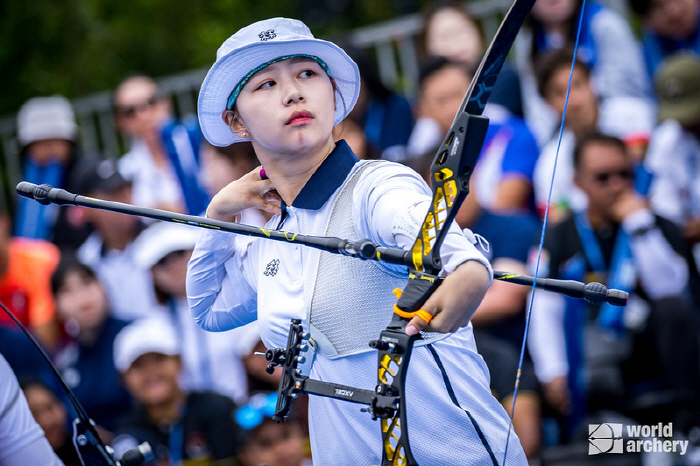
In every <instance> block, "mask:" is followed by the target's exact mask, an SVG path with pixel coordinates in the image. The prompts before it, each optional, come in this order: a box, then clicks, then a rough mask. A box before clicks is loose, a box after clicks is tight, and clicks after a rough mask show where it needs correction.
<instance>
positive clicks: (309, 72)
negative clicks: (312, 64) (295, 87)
mask: <svg viewBox="0 0 700 466" xmlns="http://www.w3.org/2000/svg"><path fill="white" fill-rule="evenodd" d="M315 74H316V72H315V71H314V70H304V71H302V72H301V73H299V77H301V78H310V77H312V76H314V75H315Z"/></svg>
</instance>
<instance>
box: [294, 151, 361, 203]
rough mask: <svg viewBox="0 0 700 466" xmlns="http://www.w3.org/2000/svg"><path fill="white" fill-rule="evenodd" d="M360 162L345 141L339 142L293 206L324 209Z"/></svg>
mask: <svg viewBox="0 0 700 466" xmlns="http://www.w3.org/2000/svg"><path fill="white" fill-rule="evenodd" d="M359 160H360V159H358V158H357V156H356V155H355V154H354V153H353V152H352V150H351V149H350V146H348V144H347V143H346V142H345V140H343V139H341V140H340V141H338V142H337V143H336V145H335V149H333V151H332V152H331V153H330V154H329V155H328V157H326V160H324V161H323V162H322V163H321V165H320V166H319V167H318V169H317V170H316V171H315V172H314V174H313V175H311V178H309V181H307V182H306V184H305V185H304V187H303V188H301V192H299V195H297V197H296V199H294V202H292V206H293V207H297V208H299V209H308V210H318V209H320V208H321V207H323V204H325V203H326V201H327V200H328V199H329V198H330V197H331V195H333V193H334V192H335V191H336V190H337V189H338V188H339V187H340V186H341V185H342V184H343V182H344V181H345V178H347V176H348V174H349V173H350V171H351V170H352V167H354V166H355V164H356V163H357V162H358V161H359ZM283 207H284V204H283Z"/></svg>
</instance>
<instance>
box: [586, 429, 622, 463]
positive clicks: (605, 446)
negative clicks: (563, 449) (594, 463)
mask: <svg viewBox="0 0 700 466" xmlns="http://www.w3.org/2000/svg"><path fill="white" fill-rule="evenodd" d="M622 452H623V450H622V424H616V423H612V422H606V423H603V424H589V425H588V454H589V455H598V454H600V453H622Z"/></svg>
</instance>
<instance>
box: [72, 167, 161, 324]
mask: <svg viewBox="0 0 700 466" xmlns="http://www.w3.org/2000/svg"><path fill="white" fill-rule="evenodd" d="M77 171H78V174H79V182H78V183H77V185H78V190H77V192H78V193H80V194H83V195H86V196H90V197H94V198H97V199H101V200H104V201H111V202H122V203H127V204H128V203H130V202H131V199H132V197H131V193H132V186H131V183H129V182H127V181H126V180H125V179H124V178H123V177H122V176H121V175H120V174H119V172H118V171H117V166H116V163H115V162H114V161H112V160H110V159H105V160H99V159H90V160H86V161H85V163H83V164H81V166H80V167H78V169H77ZM81 209H83V210H84V211H85V212H84V215H85V217H86V218H87V219H88V221H89V222H90V224H91V225H93V227H94V232H93V233H92V234H91V235H90V236H89V237H88V239H87V240H86V241H85V242H84V243H83V244H82V246H80V249H78V258H79V259H80V261H81V262H82V263H84V264H86V265H88V266H90V267H91V268H92V269H93V270H94V271H95V272H96V273H97V275H98V276H99V277H100V281H101V282H102V285H103V286H104V288H105V291H106V292H107V296H108V297H109V301H110V312H111V314H112V317H115V318H117V319H122V320H133V319H137V318H139V317H143V316H144V315H146V314H147V313H148V310H149V309H150V307H151V306H152V305H153V303H154V302H155V297H154V295H153V282H152V280H151V274H150V273H149V271H148V270H147V269H144V268H141V267H139V266H138V264H137V263H136V261H135V257H134V254H135V253H134V249H133V242H134V240H135V239H136V237H137V236H138V234H139V233H140V232H141V230H142V229H143V227H144V225H143V223H142V221H141V220H140V219H139V217H135V216H132V215H125V214H121V213H117V212H112V211H109V210H103V209H93V208H87V207H81Z"/></svg>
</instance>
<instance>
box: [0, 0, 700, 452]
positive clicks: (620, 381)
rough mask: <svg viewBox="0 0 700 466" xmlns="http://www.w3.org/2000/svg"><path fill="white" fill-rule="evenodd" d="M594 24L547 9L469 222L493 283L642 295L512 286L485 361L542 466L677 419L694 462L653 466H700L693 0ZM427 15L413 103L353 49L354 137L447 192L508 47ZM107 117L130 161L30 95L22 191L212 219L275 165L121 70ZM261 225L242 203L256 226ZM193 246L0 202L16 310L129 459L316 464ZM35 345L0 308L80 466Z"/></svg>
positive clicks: (543, 0)
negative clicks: (137, 454) (523, 279)
mask: <svg viewBox="0 0 700 466" xmlns="http://www.w3.org/2000/svg"><path fill="white" fill-rule="evenodd" d="M581 10H582V1H581V0H538V1H537V2H536V4H535V6H534V8H533V10H532V13H531V15H530V17H529V18H528V20H527V21H526V25H525V27H524V28H523V30H522V31H521V33H520V35H519V36H518V38H517V39H516V44H515V47H514V49H515V53H514V54H513V55H514V59H513V60H511V61H508V62H507V63H506V65H505V66H504V69H503V70H502V72H501V74H500V75H499V78H498V80H497V81H496V84H495V86H494V89H493V94H492V96H491V99H490V100H489V103H488V104H487V106H486V109H485V112H484V113H485V114H486V115H487V116H488V117H489V119H490V126H489V129H488V132H487V134H486V139H485V142H484V146H483V149H482V152H481V156H480V158H479V161H478V164H477V165H476V167H475V169H474V172H473V175H472V178H471V182H470V194H469V196H468V197H467V200H466V201H465V203H464V205H463V206H462V207H461V209H460V211H459V214H458V215H457V222H458V223H459V224H460V226H461V227H462V228H469V229H471V230H472V231H473V232H474V233H476V234H477V235H479V236H481V237H482V238H483V240H484V241H482V242H481V244H482V246H483V252H484V254H485V255H486V256H487V257H488V258H489V260H490V261H491V263H492V265H493V268H494V269H496V270H504V271H510V272H516V273H529V274H537V276H539V277H549V278H559V279H567V280H579V281H584V282H591V281H598V282H601V283H604V284H605V285H607V286H608V287H611V288H617V289H621V290H624V291H627V292H629V293H630V299H629V302H628V305H627V306H625V307H619V306H612V305H608V304H603V305H600V306H596V305H592V304H588V303H586V302H584V301H582V300H576V299H572V298H565V297H563V296H562V295H558V294H555V293H551V292H546V291H537V292H536V293H534V296H531V295H530V291H531V290H530V289H529V288H528V287H523V286H518V285H513V284H510V283H505V282H500V281H494V283H493V285H492V286H491V288H490V290H489V292H488V293H487V295H486V297H485V299H484V301H483V303H482V304H481V306H480V308H479V309H478V311H477V313H476V315H475V316H474V318H473V320H472V324H473V326H474V333H475V337H476V341H477V345H478V347H479V350H480V353H481V354H482V356H483V358H484V360H485V362H486V363H487V365H488V367H489V369H490V372H491V388H492V391H493V394H494V396H495V397H496V398H497V399H498V400H499V401H500V402H501V403H502V404H503V406H504V407H505V408H506V410H507V411H508V412H509V413H511V412H512V413H513V428H514V431H515V433H516V434H517V435H518V437H519V438H520V441H521V443H522V445H523V447H524V449H525V452H526V454H527V455H528V458H530V459H531V460H532V462H533V464H537V462H541V463H542V464H568V463H567V461H573V459H574V458H575V459H577V460H580V459H581V458H584V459H585V458H586V457H587V452H588V435H589V431H588V425H589V424H592V423H597V424H601V423H605V422H623V423H624V422H626V423H628V424H657V423H672V425H673V434H672V435H673V438H674V439H681V440H688V441H689V442H690V443H689V445H690V448H689V450H688V451H687V452H686V453H685V454H684V455H683V456H680V455H679V454H677V453H676V454H668V455H666V457H664V459H656V460H654V461H666V462H655V463H654V464H669V465H671V464H674V465H683V464H687V465H693V464H700V348H699V347H698V342H699V337H700V332H699V329H700V327H699V323H700V270H699V269H698V263H700V2H698V0H629V1H628V9H627V11H629V16H624V15H622V14H621V13H619V12H618V10H614V9H612V8H610V7H609V6H606V4H605V3H603V2H600V3H599V2H596V1H586V2H585V7H584V8H583V11H581ZM423 19H424V29H423V32H422V34H421V35H420V37H419V38H418V46H419V47H418V50H419V52H420V60H421V61H420V63H421V66H420V78H419V92H418V95H417V97H416V98H415V99H410V100H409V99H407V98H406V97H404V96H403V95H402V94H401V93H399V92H397V91H396V90H393V89H390V88H388V87H387V86H386V85H385V84H383V83H382V81H381V79H380V77H379V73H378V70H377V67H376V63H375V61H374V58H373V57H372V56H371V55H370V54H368V53H367V51H365V50H360V49H357V48H355V47H353V46H351V45H349V44H342V43H341V46H343V47H344V48H345V49H346V51H347V52H348V53H349V54H350V55H351V56H352V58H353V59H354V60H355V61H356V62H357V63H358V65H359V67H360V71H361V78H362V90H361V94H360V98H359V100H358V103H357V105H356V106H355V108H354V110H353V111H352V112H351V114H350V115H349V117H348V118H347V119H346V120H345V121H344V122H342V123H340V124H339V125H338V126H337V127H336V129H335V132H336V134H337V138H338V139H345V140H346V141H347V142H348V144H349V145H350V146H351V148H352V149H353V151H354V152H355V153H356V154H357V155H358V157H360V158H371V159H385V160H390V161H393V162H397V163H403V164H406V165H409V166H410V167H412V168H414V169H415V170H416V171H418V172H419V173H421V174H422V175H423V176H424V177H425V179H426V181H427V182H428V183H430V178H431V176H432V175H431V172H430V170H431V165H432V163H431V162H432V160H433V157H434V155H435V153H436V152H437V150H438V148H439V147H440V145H441V144H442V142H443V140H444V138H445V136H446V135H447V133H448V131H449V129H450V126H451V124H452V121H453V118H454V116H455V114H456V112H457V111H458V110H459V109H460V104H461V102H462V99H463V98H464V95H465V93H466V91H467V89H468V88H469V84H470V82H471V79H472V77H473V75H474V73H475V71H476V67H477V66H478V64H479V61H480V60H481V57H482V56H483V54H484V53H485V50H486V46H487V43H488V40H489V39H490V38H487V37H484V35H483V32H482V30H481V25H480V24H479V21H477V20H476V19H475V18H474V16H472V15H471V14H470V12H469V11H468V9H467V8H465V4H464V3H461V2H434V4H432V5H431V6H430V7H429V8H428V9H426V10H425V11H423ZM633 25H634V27H633ZM579 29H580V30H579ZM572 65H574V66H573V68H572ZM113 109H114V124H115V126H116V128H117V129H118V131H119V132H121V133H122V135H123V136H124V137H125V138H127V139H128V140H129V141H130V145H129V150H128V152H127V153H125V154H123V155H122V156H120V157H119V158H117V159H111V158H107V157H103V156H101V155H100V154H88V153H83V152H82V151H81V148H80V146H79V131H80V128H78V126H77V124H76V121H75V117H74V114H73V109H72V108H71V104H70V102H69V101H68V100H67V99H65V98H63V97H61V96H49V97H36V98H33V99H31V100H29V101H28V102H26V103H25V105H23V106H22V108H21V109H20V110H19V113H18V117H17V141H18V143H19V145H20V147H21V154H22V159H21V160H22V172H23V175H22V176H23V180H26V181H29V182H32V183H36V184H43V183H48V184H50V185H52V186H54V187H59V188H65V189H66V190H68V191H70V192H73V193H77V194H82V195H85V196H90V197H93V198H97V199H102V200H107V201H116V202H125V203H129V204H134V205H138V206H143V207H153V208H159V209H166V210H170V211H174V212H181V213H188V214H192V215H200V214H202V213H203V212H204V210H205V208H206V206H207V203H208V201H209V199H210V198H211V196H213V194H215V193H216V192H218V191H219V190H220V189H221V188H223V187H224V186H226V185H227V184H228V183H229V182H231V181H233V180H235V179H237V178H239V177H240V176H242V175H243V174H245V173H248V172H249V171H251V170H252V169H253V168H255V167H256V166H257V165H258V162H257V159H256V156H255V153H254V151H253V148H252V146H251V145H250V143H239V144H234V145H232V146H229V147H225V148H219V147H214V146H211V145H209V144H208V143H207V142H206V141H205V140H203V138H202V136H201V134H200V132H199V128H198V125H197V121H196V119H192V118H182V119H177V118H175V116H174V112H173V110H172V108H171V104H170V101H169V98H168V96H167V95H166V94H165V93H163V92H162V91H161V90H160V89H159V86H158V83H157V81H156V80H154V79H153V78H151V77H149V76H145V75H130V76H126V77H124V79H123V80H122V81H121V82H119V83H118V85H117V86H116V87H115V89H114V92H113ZM10 213H13V215H10ZM268 218H269V216H268V215H267V214H265V213H263V212H259V211H247V212H245V213H244V215H243V218H242V220H241V222H242V223H245V224H250V225H256V226H263V225H265V223H266V222H267V220H268ZM543 223H544V224H545V225H546V232H545V234H544V235H543V236H542V233H541V231H542V225H543ZM301 233H303V232H301ZM197 235H198V231H197V229H196V228H193V227H189V226H184V225H179V224H174V223H165V222H158V221H153V220H149V219H146V218H141V217H137V216H129V215H125V214H120V213H115V212H111V211H106V210H101V209H90V208H85V207H78V206H69V207H65V206H64V207H58V206H54V205H47V206H43V205H40V204H39V203H37V202H35V201H30V200H28V199H24V198H18V199H17V204H16V205H14V206H0V301H1V302H2V303H3V304H5V305H6V306H7V307H8V308H9V309H10V310H11V311H12V312H13V313H14V314H15V316H17V318H18V319H19V320H20V321H21V322H22V323H23V324H24V325H25V326H26V327H27V328H28V329H29V330H30V331H31V332H32V333H33V335H34V336H35V337H36V338H37V339H38V340H39V342H40V343H41V344H42V346H43V348H45V349H46V351H47V352H48V353H49V355H50V357H51V358H52V360H53V362H54V363H55V365H56V366H57V367H58V369H59V371H60V372H61V374H62V376H63V377H64V379H65V380H66V382H67V384H68V385H69V386H70V388H71V389H72V390H73V391H74V392H75V394H76V395H77V398H78V399H79V400H80V401H81V403H82V404H83V405H84V407H85V409H86V410H87V413H88V414H89V415H90V417H91V418H92V419H93V420H94V421H95V423H96V424H97V427H98V429H99V432H100V435H101V436H102V439H103V440H104V441H105V442H106V443H108V444H110V445H112V447H113V448H114V449H115V452H116V455H117V457H119V455H120V454H121V453H123V452H124V451H126V450H128V449H130V448H133V447H135V446H136V445H138V444H139V443H141V442H143V441H148V442H149V443H150V444H151V445H152V447H153V448H154V451H155V456H156V460H155V462H154V463H153V464H156V465H158V466H165V465H175V464H184V465H188V464H211V465H229V464H230V465H243V466H255V465H260V464H266V465H268V466H277V465H289V466H300V465H309V464H311V459H310V453H309V446H308V439H307V435H308V431H307V423H306V418H305V413H304V403H303V400H298V401H297V404H296V405H295V407H294V412H293V419H292V420H291V421H290V422H288V423H285V424H277V423H275V422H274V421H272V420H271V416H272V414H273V413H274V406H275V394H274V392H276V389H277V382H278V377H279V372H275V373H273V374H269V373H268V372H266V370H265V369H266V363H265V361H264V358H263V357H261V356H259V355H256V354H255V353H256V352H260V351H265V348H264V347H263V346H262V343H261V342H260V339H259V336H258V332H257V328H256V326H255V325H254V324H252V325H248V326H245V327H242V328H239V329H236V330H235V331H229V332H222V333H214V332H206V331H204V330H202V329H201V328H199V327H197V325H196V324H195V323H194V322H193V320H192V318H191V317H190V315H189V308H188V304H187V298H186V290H185V276H186V270H187V262H188V259H189V257H190V255H191V253H192V250H193V248H194V245H195V242H196V240H197ZM541 237H542V240H541V239H540V238H541ZM541 241H542V243H543V248H542V250H541V252H540V251H539V246H540V242H541ZM530 303H532V306H531V308H530ZM528 311H530V312H529V313H528ZM528 314H529V315H530V316H531V320H530V321H529V322H530V325H529V333H528V337H527V345H526V347H525V350H526V351H525V355H524V358H522V368H521V369H519V366H520V364H521V355H520V352H521V346H523V344H522V341H523V335H524V334H525V329H526V322H527V320H526V319H527V317H528ZM28 345H29V341H28V340H27V339H26V338H25V337H24V336H23V335H21V334H20V333H18V330H17V327H16V326H15V325H14V323H13V322H12V321H11V320H10V318H9V317H8V316H6V315H5V314H4V313H0V354H2V356H4V358H5V359H7V361H8V363H9V365H10V367H11V368H12V369H13V370H14V372H15V374H16V375H17V378H18V380H19V383H20V386H21V387H22V389H23V391H24V395H25V397H26V399H27V402H28V405H29V408H30V409H31V412H32V413H33V415H34V417H35V419H36V421H37V422H38V424H39V426H40V427H41V428H42V429H43V430H44V432H45V434H46V438H47V439H48V441H49V443H50V445H51V447H53V449H54V451H55V452H56V453H57V455H58V456H59V457H60V458H61V459H62V460H63V462H64V463H65V464H66V465H67V466H71V465H77V464H80V463H79V460H78V458H77V457H76V454H75V451H74V448H73V446H72V441H71V438H70V436H71V433H70V427H69V424H70V418H72V417H74V413H72V408H71V406H70V405H69V404H67V403H66V401H67V400H66V397H65V395H64V394H62V393H61V391H60V390H59V389H58V387H57V383H56V381H55V380H54V379H53V378H52V376H51V374H49V373H48V372H47V367H46V364H45V363H43V362H42V361H41V360H37V357H35V354H37V352H36V350H35V349H33V348H31V347H29V346H28ZM37 356H38V354H37ZM516 374H518V380H519V382H518V386H517V387H518V388H517V391H516V385H515V380H516ZM516 394H517V397H516ZM428 399H429V397H428ZM338 422H342V420H338ZM377 434H378V435H379V427H378V429H377ZM581 446H583V448H584V449H583V450H582V449H581V448H579V447H581ZM582 451H583V453H581V452H582ZM553 452H555V453H553ZM622 456H624V457H625V458H626V461H628V462H626V463H624V464H642V461H644V459H643V455H640V454H638V453H637V454H626V455H622ZM592 458H595V457H592ZM629 461H632V462H631V463H630V462H629ZM634 461H638V462H637V463H635V462H634ZM576 464H588V463H576ZM646 464H651V463H646Z"/></svg>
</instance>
